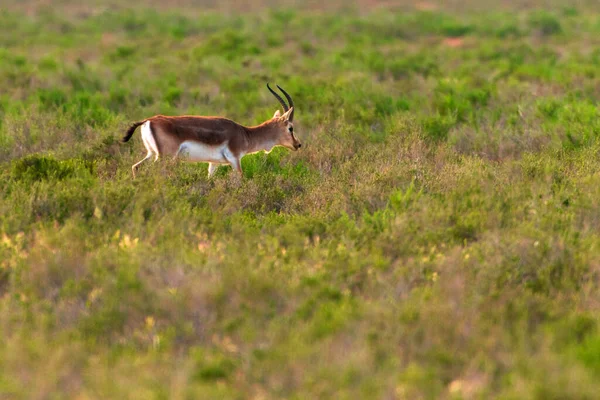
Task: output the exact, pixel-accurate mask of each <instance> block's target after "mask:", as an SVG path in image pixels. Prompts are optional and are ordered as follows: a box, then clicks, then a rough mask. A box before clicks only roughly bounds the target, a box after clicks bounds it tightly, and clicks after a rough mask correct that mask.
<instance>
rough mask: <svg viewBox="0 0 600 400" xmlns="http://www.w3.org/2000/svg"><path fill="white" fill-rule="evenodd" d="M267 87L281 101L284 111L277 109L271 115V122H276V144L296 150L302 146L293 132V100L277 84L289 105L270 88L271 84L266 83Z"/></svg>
mask: <svg viewBox="0 0 600 400" xmlns="http://www.w3.org/2000/svg"><path fill="white" fill-rule="evenodd" d="M267 88H268V89H269V91H270V92H271V93H273V96H275V98H276V99H277V100H278V101H279V103H281V106H282V107H283V111H284V113H283V114H281V113H280V112H279V110H277V111H275V114H274V115H273V122H274V123H275V124H276V126H277V131H278V135H277V145H279V146H283V147H287V148H288V149H291V150H294V151H297V150H298V149H299V148H300V147H302V143H300V141H298V139H297V138H296V134H295V132H294V101H293V100H292V97H291V96H290V95H289V94H288V93H287V92H286V91H285V90H283V89H282V88H281V87H280V86H279V85H277V88H278V89H279V90H281V92H282V93H283V94H284V95H285V97H286V99H287V100H288V102H289V103H290V104H289V106H288V105H287V104H286V102H285V101H283V99H282V98H281V96H279V95H278V94H277V93H275V91H273V89H271V86H269V84H268V83H267Z"/></svg>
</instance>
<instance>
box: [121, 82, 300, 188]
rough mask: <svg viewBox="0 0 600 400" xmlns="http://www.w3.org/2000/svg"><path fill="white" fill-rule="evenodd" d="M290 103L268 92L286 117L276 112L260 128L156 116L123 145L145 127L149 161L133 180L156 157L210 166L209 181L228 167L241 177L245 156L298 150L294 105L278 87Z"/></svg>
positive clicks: (224, 120) (220, 120) (131, 130)
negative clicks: (275, 149)
mask: <svg viewBox="0 0 600 400" xmlns="http://www.w3.org/2000/svg"><path fill="white" fill-rule="evenodd" d="M277 87H278V88H279V90H281V92H282V93H283V94H284V95H285V97H286V98H287V100H288V101H289V103H290V104H289V106H288V105H287V104H286V103H285V101H284V100H283V99H282V98H281V96H279V95H278V94H277V93H275V92H274V91H273V89H271V87H270V86H269V84H267V88H268V89H269V91H270V92H271V93H273V95H274V96H275V98H276V99H277V100H278V101H279V102H280V103H281V105H282V106H283V110H284V113H283V115H282V114H281V113H280V112H279V110H277V111H276V112H275V115H273V118H271V119H269V120H267V121H265V122H263V123H262V124H260V125H257V126H251V127H247V126H243V125H240V124H238V123H236V122H234V121H232V120H230V119H227V118H222V117H200V116H187V115H186V116H178V117H168V116H164V115H156V116H154V117H151V118H148V119H145V120H143V121H139V122H136V123H134V124H133V125H131V127H130V128H129V129H128V130H127V134H126V135H125V136H124V137H123V142H127V141H128V140H129V139H131V136H133V133H134V132H135V130H136V128H137V127H138V126H140V125H141V126H142V128H141V131H142V141H143V142H144V146H145V147H146V150H147V151H148V154H147V155H146V157H145V158H144V159H143V160H141V161H140V162H138V163H136V164H134V165H133V166H132V167H131V170H132V171H133V177H134V178H135V170H136V169H137V167H138V166H139V165H140V164H141V163H143V162H144V161H146V160H147V159H149V158H151V157H152V156H154V161H156V160H158V157H159V156H172V157H176V158H181V159H184V160H187V161H199V162H208V163H209V164H208V177H209V178H210V177H211V176H212V175H213V174H214V172H215V171H216V169H217V166H218V165H220V164H229V165H231V166H232V167H233V169H234V170H235V171H237V172H238V173H240V175H241V174H242V166H241V162H240V161H241V159H242V157H243V156H245V155H246V154H251V153H256V152H259V151H266V152H269V151H271V149H272V148H273V147H275V146H284V147H287V148H289V149H292V150H298V149H299V148H300V147H301V146H302V144H301V143H300V142H299V141H298V139H296V136H295V135H294V125H293V121H294V102H293V101H292V98H291V97H290V95H289V94H288V93H287V92H286V91H285V90H283V89H282V88H281V87H280V86H279V85H277Z"/></svg>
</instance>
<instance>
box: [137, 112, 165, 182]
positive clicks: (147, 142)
mask: <svg viewBox="0 0 600 400" xmlns="http://www.w3.org/2000/svg"><path fill="white" fill-rule="evenodd" d="M149 123H150V122H146V123H145V124H144V125H143V126H142V128H144V127H145V126H146V124H149ZM142 143H144V147H145V148H146V150H147V151H148V154H146V157H144V158H143V159H142V160H141V161H139V162H137V163H135V164H133V166H132V167H131V172H133V177H134V178H135V170H136V169H137V168H138V166H139V165H140V164H141V163H143V162H144V161H146V160H147V159H149V158H151V157H152V155H153V154H154V155H155V157H154V161H156V160H158V152H155V151H154V148H153V147H154V146H152V143H150V140H149V139H148V136H147V135H145V134H144V132H142Z"/></svg>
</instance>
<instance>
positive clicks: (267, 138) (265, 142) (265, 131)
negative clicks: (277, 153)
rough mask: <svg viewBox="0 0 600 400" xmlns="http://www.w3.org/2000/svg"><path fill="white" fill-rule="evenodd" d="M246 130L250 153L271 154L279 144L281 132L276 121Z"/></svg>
mask: <svg viewBox="0 0 600 400" xmlns="http://www.w3.org/2000/svg"><path fill="white" fill-rule="evenodd" d="M246 129H247V131H248V153H256V152H258V151H263V150H264V151H267V152H269V151H271V149H272V148H273V147H275V145H276V144H277V136H278V134H279V132H278V127H277V123H276V122H274V121H267V122H263V123H262V124H260V125H256V126H251V127H247V128H246Z"/></svg>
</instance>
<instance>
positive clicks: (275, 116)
mask: <svg viewBox="0 0 600 400" xmlns="http://www.w3.org/2000/svg"><path fill="white" fill-rule="evenodd" d="M279 117H281V113H280V112H279V110H277V111H275V114H273V118H279Z"/></svg>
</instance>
